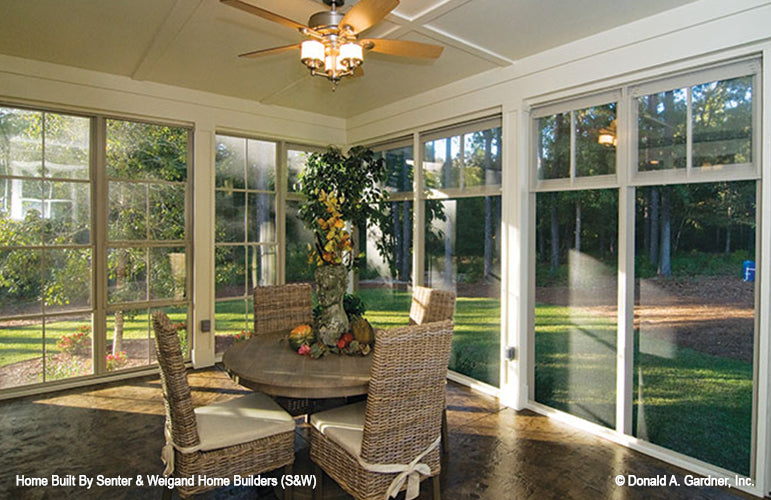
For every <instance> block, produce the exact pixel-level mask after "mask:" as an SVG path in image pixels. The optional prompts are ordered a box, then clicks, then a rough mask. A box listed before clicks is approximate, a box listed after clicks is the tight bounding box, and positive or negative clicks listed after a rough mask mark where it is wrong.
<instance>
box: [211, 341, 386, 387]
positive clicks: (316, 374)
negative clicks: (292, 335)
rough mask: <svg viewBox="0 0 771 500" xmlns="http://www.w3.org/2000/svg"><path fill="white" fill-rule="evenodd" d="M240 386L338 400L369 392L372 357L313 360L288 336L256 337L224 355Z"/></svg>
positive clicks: (336, 357) (238, 343)
mask: <svg viewBox="0 0 771 500" xmlns="http://www.w3.org/2000/svg"><path fill="white" fill-rule="evenodd" d="M222 362H223V364H224V365H225V368H226V369H227V370H228V371H229V372H230V374H231V375H232V376H233V377H234V378H235V379H236V382H238V383H239V384H241V385H243V386H245V387H249V388H250V389H254V390H257V391H260V392H264V393H265V394H268V395H270V396H283V397H287V398H312V399H315V398H337V397H348V396H358V395H361V394H366V393H367V385H368V384H369V370H370V366H371V365H372V355H369V356H346V355H344V354H343V355H340V354H327V355H326V356H324V357H323V358H320V359H313V358H311V357H309V356H300V355H298V354H297V352H295V351H293V350H292V349H291V348H290V347H289V341H288V340H287V334H286V333H278V334H276V333H270V334H256V335H253V336H252V338H250V339H248V340H246V341H242V342H236V343H235V344H233V346H232V347H231V348H230V349H228V350H227V351H225V354H224V355H223V356H222Z"/></svg>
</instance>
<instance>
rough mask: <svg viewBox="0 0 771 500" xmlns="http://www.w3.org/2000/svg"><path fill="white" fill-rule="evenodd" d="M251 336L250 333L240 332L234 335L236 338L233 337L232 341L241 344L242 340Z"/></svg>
mask: <svg viewBox="0 0 771 500" xmlns="http://www.w3.org/2000/svg"><path fill="white" fill-rule="evenodd" d="M251 336H252V332H248V331H246V330H241V331H240V332H239V333H237V334H236V336H235V337H234V340H235V342H241V341H242V340H246V339H248V338H251Z"/></svg>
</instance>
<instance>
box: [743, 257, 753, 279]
mask: <svg viewBox="0 0 771 500" xmlns="http://www.w3.org/2000/svg"><path fill="white" fill-rule="evenodd" d="M742 276H743V279H744V281H755V261H754V260H745V261H744V262H742Z"/></svg>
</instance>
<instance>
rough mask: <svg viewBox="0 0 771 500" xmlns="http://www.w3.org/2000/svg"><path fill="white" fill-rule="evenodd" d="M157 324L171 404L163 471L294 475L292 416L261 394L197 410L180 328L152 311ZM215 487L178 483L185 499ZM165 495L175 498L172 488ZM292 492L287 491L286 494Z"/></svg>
mask: <svg viewBox="0 0 771 500" xmlns="http://www.w3.org/2000/svg"><path fill="white" fill-rule="evenodd" d="M153 327H154V329H155V347H156V353H157V354H158V363H159V365H160V367H161V382H162V385H163V400H164V406H165V407H166V424H165V426H164V434H165V436H166V445H165V446H164V447H163V453H162V455H161V457H162V459H163V461H164V463H165V464H166V469H165V470H164V475H166V476H169V475H171V474H173V475H174V476H175V477H178V478H195V477H197V476H198V475H206V476H209V477H215V478H217V477H229V478H232V477H233V476H234V475H236V474H238V475H240V476H248V475H256V474H262V473H264V472H268V471H271V470H274V469H278V468H280V467H284V468H285V473H291V468H292V464H293V463H294V427H295V425H294V420H293V419H292V417H291V416H290V415H289V414H288V413H286V412H285V411H284V410H282V409H281V408H280V407H279V406H278V405H276V403H275V402H273V401H272V400H271V399H270V398H269V397H267V396H265V395H264V394H260V393H254V394H250V395H248V396H244V397H240V398H236V399H232V400H230V401H227V402H225V403H221V404H216V405H210V406H203V407H199V408H195V409H194V408H193V401H192V398H191V393H190V386H189V385H188V383H187V373H186V369H185V364H184V360H183V358H182V351H181V349H180V346H179V338H178V337H177V331H176V328H175V327H174V325H173V324H172V323H171V321H170V320H169V318H168V317H167V316H166V315H165V314H164V313H162V312H156V313H154V314H153ZM212 488H213V486H209V485H206V484H198V481H197V480H194V481H192V480H191V484H190V485H180V486H177V489H178V491H179V494H180V496H181V497H187V496H189V495H193V494H196V493H201V492H203V491H206V490H209V489H212ZM164 493H165V495H168V496H171V490H170V489H168V488H166V489H164ZM291 495H292V492H291V490H286V495H285V498H291Z"/></svg>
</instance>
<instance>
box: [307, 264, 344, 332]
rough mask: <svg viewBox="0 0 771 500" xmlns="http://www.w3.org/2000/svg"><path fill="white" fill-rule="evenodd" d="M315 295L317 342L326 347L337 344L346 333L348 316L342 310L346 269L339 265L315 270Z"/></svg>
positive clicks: (320, 267)
mask: <svg viewBox="0 0 771 500" xmlns="http://www.w3.org/2000/svg"><path fill="white" fill-rule="evenodd" d="M315 277H316V294H317V296H318V300H319V306H321V314H320V315H319V317H318V319H317V324H316V326H317V331H318V336H319V340H320V341H321V342H323V343H324V344H326V345H328V346H334V345H335V344H337V341H338V339H339V338H340V336H341V335H342V334H343V333H345V332H347V331H348V316H347V315H346V314H345V309H343V297H344V296H345V290H346V289H347V288H348V269H347V268H346V267H345V266H344V265H341V264H338V265H325V266H319V267H317V268H316V276H315Z"/></svg>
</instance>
